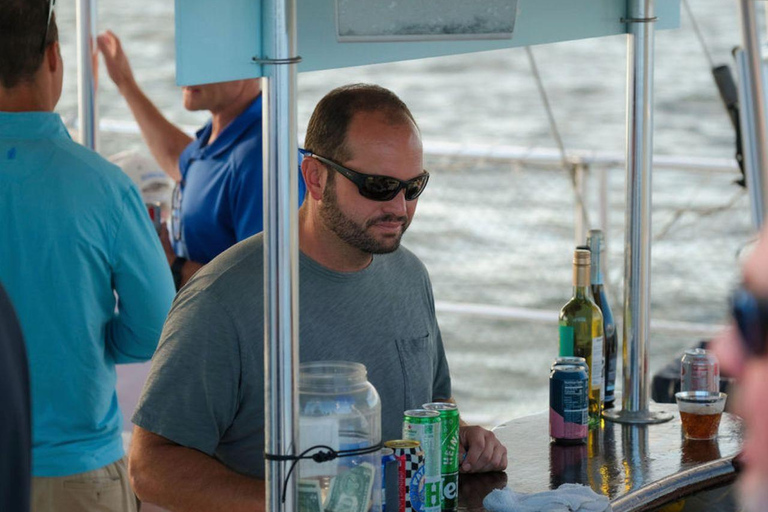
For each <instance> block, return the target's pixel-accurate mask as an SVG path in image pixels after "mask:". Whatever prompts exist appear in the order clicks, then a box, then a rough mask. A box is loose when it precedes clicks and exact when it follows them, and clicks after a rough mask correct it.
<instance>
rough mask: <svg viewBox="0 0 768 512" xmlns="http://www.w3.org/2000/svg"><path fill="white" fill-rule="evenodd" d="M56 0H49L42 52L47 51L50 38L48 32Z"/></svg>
mask: <svg viewBox="0 0 768 512" xmlns="http://www.w3.org/2000/svg"><path fill="white" fill-rule="evenodd" d="M54 5H56V0H48V21H46V22H45V32H44V33H43V44H42V46H40V53H45V47H46V46H47V45H46V44H45V42H46V41H47V40H48V32H50V30H51V17H52V16H53V6H54Z"/></svg>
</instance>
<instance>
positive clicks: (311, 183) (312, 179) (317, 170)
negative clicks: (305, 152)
mask: <svg viewBox="0 0 768 512" xmlns="http://www.w3.org/2000/svg"><path fill="white" fill-rule="evenodd" d="M301 174H302V176H304V183H305V184H306V185H307V192H309V195H310V196H311V197H312V199H314V200H315V201H319V200H320V199H322V197H323V190H325V184H326V181H327V180H328V170H327V169H326V168H325V166H324V165H323V164H321V163H320V162H318V161H317V159H316V158H312V157H304V159H303V160H302V161H301Z"/></svg>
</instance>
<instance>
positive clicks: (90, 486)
mask: <svg viewBox="0 0 768 512" xmlns="http://www.w3.org/2000/svg"><path fill="white" fill-rule="evenodd" d="M52 4H53V0H48V1H42V0H41V1H35V2H30V1H29V0H0V56H2V57H0V219H2V222H0V282H2V283H3V285H4V286H5V288H6V290H7V292H8V296H9V297H10V299H11V302H12V303H13V305H14V307H15V308H16V311H17V314H18V318H19V323H20V325H21V330H22V333H23V335H24V339H25V342H26V348H27V354H28V358H29V370H30V384H31V403H32V442H33V444H32V475H33V479H32V510H34V511H35V512H54V511H55V512H74V511H79V512H80V511H82V512H88V511H96V510H111V511H121V512H134V511H135V510H136V497H135V496H134V494H133V491H132V490H131V487H130V482H129V479H128V471H127V468H126V462H125V459H124V452H123V441H122V435H121V432H122V417H121V414H120V408H119V407H118V402H117V394H116V392H115V381H116V371H115V365H116V364H120V363H132V362H140V361H146V360H148V359H150V358H151V357H152V354H153V353H154V351H155V348H156V346H157V341H158V339H159V338H160V332H161V329H162V326H163V321H164V320H165V317H166V315H167V314H168V310H169V309H170V305H171V300H172V299H173V283H172V281H171V275H170V272H169V271H168V267H167V265H166V263H165V257H164V255H163V250H162V247H161V246H160V243H159V242H158V240H157V236H156V234H155V231H154V228H153V226H152V223H151V221H150V219H149V215H148V214H147V210H146V208H145V206H144V203H143V201H142V200H141V197H140V196H139V191H138V190H137V188H136V186H135V185H134V184H133V183H132V182H131V180H130V178H128V176H126V175H125V174H123V173H122V172H121V171H120V169H119V168H118V167H116V166H114V165H112V164H110V163H109V162H107V161H106V160H104V159H103V158H101V157H100V156H99V155H97V154H96V153H94V152H93V151H91V150H89V149H86V148H84V147H82V146H80V145H79V144H76V143H75V142H73V141H72V139H71V138H70V137H69V133H68V132H67V130H66V128H65V127H64V123H62V121H61V118H60V116H59V115H58V114H55V113H54V112H53V110H54V108H55V107H56V104H57V102H58V101H59V97H60V96H61V86H62V80H63V62H62V60H61V53H60V48H59V43H58V32H57V29H56V19H55V16H54V15H53V5H52ZM1 335H2V333H0V336H1ZM0 371H2V370H0ZM7 404H9V402H7V399H6V397H5V396H4V395H3V394H0V408H6V407H11V405H7ZM0 457H6V454H5V452H3V451H2V450H0ZM18 471H23V467H22V466H19V468H18ZM0 489H2V486H0ZM0 508H2V507H0ZM2 510H3V511H4V510H10V509H5V508H2ZM14 510H19V509H14Z"/></svg>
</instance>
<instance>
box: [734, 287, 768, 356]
mask: <svg viewBox="0 0 768 512" xmlns="http://www.w3.org/2000/svg"><path fill="white" fill-rule="evenodd" d="M731 313H732V314H733V319H734V320H735V321H736V327H737V328H738V330H739V338H741V343H742V345H743V346H744V349H745V350H746V352H747V354H748V355H751V356H762V355H764V354H765V353H766V352H768V298H763V297H756V296H755V295H754V294H753V293H752V292H750V291H749V290H747V289H746V288H744V287H743V286H742V287H740V288H738V289H737V290H736V291H735V292H733V295H732V296H731Z"/></svg>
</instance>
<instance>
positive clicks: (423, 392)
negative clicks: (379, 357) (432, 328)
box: [396, 334, 435, 409]
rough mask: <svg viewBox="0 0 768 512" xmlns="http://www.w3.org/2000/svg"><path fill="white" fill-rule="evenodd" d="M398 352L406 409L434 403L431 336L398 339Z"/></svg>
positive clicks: (433, 354) (433, 356)
mask: <svg viewBox="0 0 768 512" xmlns="http://www.w3.org/2000/svg"><path fill="white" fill-rule="evenodd" d="M396 341H397V352H398V355H399V356H400V366H401V367H402V370H403V379H404V387H405V407H406V409H413V408H420V407H421V405H422V404H424V403H426V402H431V401H432V383H433V381H434V375H433V371H434V367H435V365H434V363H435V361H434V358H435V353H434V352H435V351H434V347H433V346H432V339H431V338H430V336H429V334H424V335H422V336H417V337H414V338H404V339H398V340H396Z"/></svg>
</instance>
